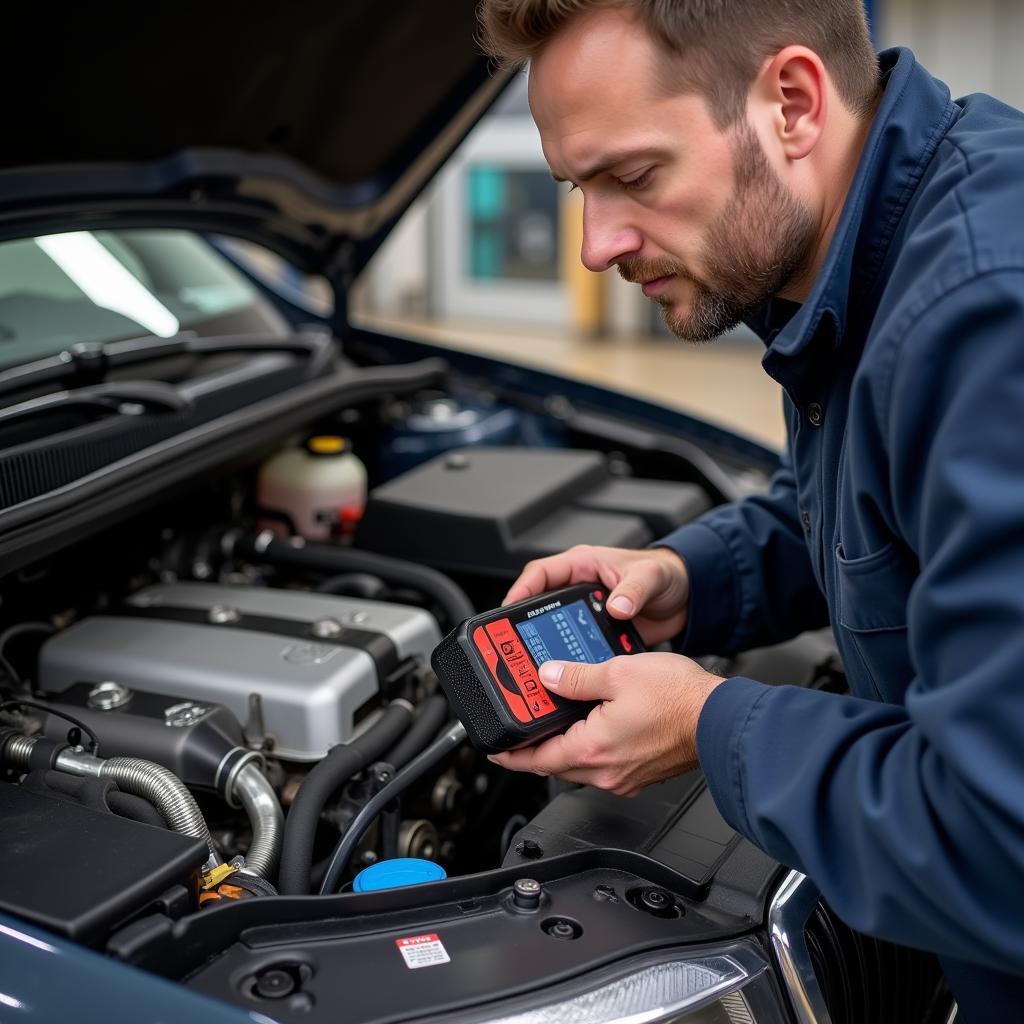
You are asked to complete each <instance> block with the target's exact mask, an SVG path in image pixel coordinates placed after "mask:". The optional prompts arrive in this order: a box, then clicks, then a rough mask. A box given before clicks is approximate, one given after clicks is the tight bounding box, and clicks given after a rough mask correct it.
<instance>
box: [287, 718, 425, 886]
mask: <svg viewBox="0 0 1024 1024" xmlns="http://www.w3.org/2000/svg"><path fill="white" fill-rule="evenodd" d="M412 710H413V709H412V705H411V704H410V703H409V702H408V701H404V700H396V701H392V702H391V703H390V704H389V705H388V707H387V710H386V711H385V712H384V714H383V715H381V717H380V718H379V719H378V720H377V721H376V722H374V724H373V725H372V726H370V728H369V729H367V730H366V732H364V733H363V734H362V735H361V736H357V737H356V738H355V739H354V740H352V741H351V742H350V743H339V744H338V745H337V746H336V747H332V748H331V749H330V750H329V751H328V752H327V756H326V757H324V759H323V760H322V761H321V762H320V763H319V764H317V765H316V767H315V768H313V770H312V771H311V772H310V773H309V774H308V775H307V776H306V777H305V779H303V781H302V785H301V786H300V787H299V790H298V792H297V793H296V794H295V800H294V801H293V803H292V806H291V809H290V810H289V812H288V818H287V820H286V821H285V825H284V846H283V849H282V851H281V873H280V877H279V879H278V888H279V890H280V892H281V894H282V895H283V896H306V895H308V894H309V891H310V871H311V868H312V865H313V844H314V841H315V839H316V829H317V825H318V824H319V823H320V813H321V812H322V811H323V809H324V805H325V804H326V803H327V801H328V800H329V799H330V797H331V794H332V793H334V792H335V791H336V790H337V789H338V788H339V787H340V786H341V785H342V784H343V783H345V782H347V781H348V780H349V779H350V778H352V776H353V775H355V773H356V772H358V771H361V770H362V769H363V768H365V767H366V766H367V765H368V764H371V763H372V762H374V761H378V760H379V759H380V755H381V754H383V753H384V751H385V750H387V749H388V748H389V747H392V746H393V745H394V744H395V743H396V742H397V740H398V739H399V737H400V736H401V735H402V734H403V733H404V732H405V730H406V729H408V728H409V723H410V722H411V721H412Z"/></svg>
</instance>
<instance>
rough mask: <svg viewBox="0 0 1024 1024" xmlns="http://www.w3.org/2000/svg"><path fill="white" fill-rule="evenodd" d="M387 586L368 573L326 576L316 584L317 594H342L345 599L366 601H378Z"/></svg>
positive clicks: (378, 578) (344, 573)
mask: <svg viewBox="0 0 1024 1024" xmlns="http://www.w3.org/2000/svg"><path fill="white" fill-rule="evenodd" d="M386 589H387V584H386V583H385V582H384V581H383V580H382V579H381V578H380V577H379V576H371V575H370V574H369V573H368V572H343V573H340V574H339V575H337V576H328V578H327V579H325V580H322V581H321V582H320V583H318V584H317V587H316V591H317V593H318V594H343V595H344V596H345V597H361V598H364V599H365V600H367V601H379V600H380V596H381V594H383V593H384V591H385V590H386Z"/></svg>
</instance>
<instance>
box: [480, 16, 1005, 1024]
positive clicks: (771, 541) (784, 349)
mask: <svg viewBox="0 0 1024 1024" xmlns="http://www.w3.org/2000/svg"><path fill="white" fill-rule="evenodd" d="M481 15H482V24H483V26H484V34H485V39H486V43H487V46H488V48H489V50H490V52H491V53H492V54H493V55H495V56H497V57H499V58H501V59H503V60H505V61H507V62H511V63H516V62H521V61H525V60H528V61H529V62H530V104H531V109H532V111H533V114H534V117H535V119H536V121H537V125H538V127H539V129H540V134H541V139H542V142H543V146H544V153H545V156H546V158H547V160H548V163H549V164H550V167H551V170H552V173H553V174H554V176H555V178H557V179H559V180H564V181H566V182H569V183H570V185H571V187H573V188H575V187H579V188H581V189H582V191H583V195H584V201H585V212H584V242H583V252H582V258H583V262H584V263H585V264H586V265H587V266H588V267H589V268H590V269H591V270H594V271H602V270H605V269H608V268H610V267H616V268H617V269H618V271H619V273H620V274H622V276H623V277H625V278H626V279H627V280H629V281H633V282H636V283H638V284H640V285H641V286H642V288H643V291H644V293H645V294H646V295H648V296H649V297H651V298H653V299H654V300H655V301H657V302H658V303H660V304H661V306H662V309H663V313H664V317H665V320H666V322H667V323H668V324H669V326H670V327H671V328H672V329H673V330H674V331H675V332H676V333H677V334H678V335H679V336H680V337H683V338H688V339H691V340H693V341H698V342H699V341H707V340H709V339H711V338H712V337H714V336H716V335H717V334H719V333H720V332H721V331H723V330H725V329H726V328H728V327H730V326H732V325H734V324H735V323H736V322H738V321H739V320H740V319H745V320H746V321H747V322H748V323H750V324H751V326H753V327H755V329H756V330H757V331H758V332H759V333H760V334H761V336H762V337H763V339H764V341H765V343H766V346H767V351H766V354H765V357H764V367H765V369H766V370H767V372H768V373H769V374H771V376H772V377H774V378H775V379H776V380H777V381H778V382H779V383H780V384H781V385H782V387H783V389H784V392H785V404H786V415H787V427H788V435H789V444H788V449H787V455H786V458H785V460H784V463H783V468H782V470H781V471H780V472H779V474H778V475H777V476H776V477H775V479H774V481H773V483H772V486H771V489H770V491H769V492H768V493H767V494H765V495H762V496H757V497H752V498H749V499H747V500H745V501H743V502H740V503H738V504H733V505H729V506H724V507H722V508H719V509H716V510H714V511H712V512H711V513H709V514H707V515H706V516H704V517H703V518H702V519H701V520H700V521H698V522H697V523H695V524H692V525H689V526H686V527H684V528H683V529H681V530H678V531H677V532H675V533H674V534H672V535H670V536H669V537H666V538H664V539H663V540H662V541H661V542H660V543H659V545H658V546H656V547H654V548H652V549H651V550H648V551H644V552H633V551H618V550H612V549H595V548H578V549H573V550H571V551H568V552H566V553H564V554H562V555H558V556H555V557H552V558H547V559H543V560H541V561H538V562H535V563H532V564H530V565H528V566H527V567H526V569H525V570H524V572H523V574H522V576H521V577H520V579H519V580H518V581H517V583H516V584H515V585H514V586H513V587H512V589H511V590H510V591H509V594H508V600H509V601H513V600H519V599H521V598H524V597H526V596H528V595H531V594H537V593H540V592H542V591H544V590H546V589H549V588H552V587H557V586H560V585H564V584H566V583H568V582H570V581H578V580H585V579H599V580H601V581H602V582H603V583H604V584H605V585H606V586H608V587H610V588H613V589H612V591H611V594H610V600H609V608H610V610H611V611H612V613H613V614H615V615H618V616H619V617H621V618H629V617H634V616H635V619H636V622H637V624H638V626H639V628H640V630H641V633H642V634H643V635H644V637H645V639H646V640H647V641H648V642H649V643H658V642H660V641H665V640H669V639H672V638H678V641H677V647H676V649H677V650H678V651H679V652H680V653H679V654H668V653H650V654H644V655H639V656H637V657H634V658H629V659H613V660H612V661H609V662H606V663H605V664H603V665H600V666H579V665H564V666H563V665H557V664H548V665H546V666H544V668H543V670H542V678H543V679H544V682H545V684H546V685H548V686H549V687H550V688H551V689H552V690H554V691H555V692H556V693H559V694H561V695H563V696H565V697H568V698H573V699H587V700H602V701H603V703H602V704H600V705H599V706H598V707H597V709H596V710H595V711H593V712H592V713H591V714H590V716H589V717H588V718H587V720H586V721H585V722H581V723H578V724H577V725H575V726H574V727H573V728H571V729H570V730H569V731H568V732H567V733H566V734H565V736H563V737H556V738H553V739H551V740H548V741H547V742H544V743H542V744H540V745H538V746H536V747H535V748H532V749H526V750H521V751H515V752H512V753H509V754H503V755H500V756H498V757H496V758H494V760H496V761H497V762H498V763H500V764H503V765H505V766H506V767H508V768H511V769H516V770H524V771H534V772H538V773H540V774H542V775H550V774H554V775H559V776H561V777H563V778H566V779H569V780H572V781H576V782H583V783H591V784H593V785H597V786H601V787H604V788H607V789H610V790H612V791H614V792H617V793H622V794H630V793H635V792H636V791H637V790H638V789H640V788H641V787H643V786H646V785H649V784H651V783H653V782H656V781H659V780H661V779H664V778H666V777H668V776H670V775H673V774H676V773H678V772H680V771H683V770H684V769H687V768H690V767H692V766H693V765H695V764H696V763H697V761H698V758H699V761H700V764H701V766H702V767H703V770H704V772H705V774H706V776H707V780H708V784H709V786H710V788H711V791H712V793H713V795H714V797H715V800H716V802H717V804H718V807H719V809H720V810H721V812H722V814H723V815H724V816H725V818H726V819H727V820H728V821H729V822H730V824H732V825H733V826H734V827H735V828H736V829H737V830H739V831H740V832H741V833H743V834H744V835H746V836H747V837H749V838H750V839H751V840H752V841H753V842H754V843H756V844H757V845H758V846H760V847H761V848H762V849H764V850H765V851H766V852H767V853H769V854H770V855H772V856H773V857H775V858H777V859H778V860H779V861H781V862H782V863H784V864H787V865H791V866H793V867H796V868H799V869H800V870H802V871H804V872H806V873H807V874H808V875H809V876H810V877H811V878H813V879H814V880H815V882H816V883H817V884H818V885H819V886H820V887H821V889H822V891H823V893H824V895H825V897H826V898H827V900H828V901H829V903H830V904H831V905H832V906H833V907H834V908H835V910H836V911H837V912H838V913H839V914H840V915H841V916H842V917H843V918H844V919H845V920H846V921H848V922H849V923H850V924H851V925H853V926H854V927H856V928H859V929H861V930H862V931H865V932H867V933H869V934H872V935H876V936H879V937H882V938H886V939H889V940H892V941H895V942H900V943H904V944H908V945H914V946H918V947H921V948H925V949H929V950H933V951H935V952H936V953H938V954H939V955H940V957H941V959H942V962H943V965H944V968H945V970H946V974H947V978H948V979H949V981H950V983H951V986H952V988H953V990H954V993H955V994H956V996H957V998H958V1001H959V1003H960V1018H959V1020H960V1022H961V1024H963V1022H965V1021H966V1022H973V1024H978V1022H987V1021H996V1020H999V1021H1003V1020H1020V1019H1024V1009H1022V1007H1024V977H1022V975H1024V884H1022V883H1024V435H1022V434H1021V423H1022V421H1024V116H1022V115H1021V114H1020V113H1019V112H1017V111H1015V110H1012V109H1011V108H1009V107H1006V106H1004V105H1002V104H1000V103H998V102H996V101H995V100H993V99H991V98H989V97H985V96H972V97H968V98H967V99H965V100H960V101H957V102H952V101H951V100H950V98H949V92H948V90H947V89H946V88H945V86H944V85H942V83H940V82H938V81H936V80H935V79H933V78H932V77H931V76H930V75H929V74H928V73H927V72H926V71H925V70H924V69H923V68H921V67H920V66H919V65H917V64H916V63H915V61H914V58H913V56H912V54H911V53H910V52H909V51H906V50H892V51H888V52H886V53H884V54H882V55H881V57H880V58H876V56H875V55H874V53H873V51H872V49H871V46H870V42H869V37H868V33H867V29H866V26H865V22H864V16H863V12H862V10H861V8H860V4H859V0H815V2H814V3H811V2H809V0H619V2H615V0H604V2H601V0H484V3H483V5H482V10H481ZM826 624H831V626H832V629H833V631H834V633H835V636H836V639H837V642H838V644H839V648H840V651H841V653H842V656H843V661H844V663H845V666H846V669H847V674H848V678H849V682H850V689H851V695H850V696H837V695H831V694H827V693H823V692H817V691H810V690H805V689H801V688H798V687H790V686H784V687H769V686H765V685H762V684H759V683H757V682H754V681H753V680H750V679H743V678H732V679H726V680H723V679H721V678H718V677H716V676H713V675H710V674H709V673H707V672H705V671H704V670H703V669H702V668H701V667H700V666H699V665H697V664H696V663H695V662H694V661H692V660H690V657H693V656H697V655H701V654H705V653H709V652H721V653H725V652H733V651H739V650H742V649H744V648H749V647H755V646H760V645H763V644H769V643H774V642H779V641H782V640H784V639H786V638H788V637H791V636H793V635H795V634H797V633H798V632H800V631H802V630H805V629H810V628H815V627H820V626H824V625H826ZM680 634H681V636H680Z"/></svg>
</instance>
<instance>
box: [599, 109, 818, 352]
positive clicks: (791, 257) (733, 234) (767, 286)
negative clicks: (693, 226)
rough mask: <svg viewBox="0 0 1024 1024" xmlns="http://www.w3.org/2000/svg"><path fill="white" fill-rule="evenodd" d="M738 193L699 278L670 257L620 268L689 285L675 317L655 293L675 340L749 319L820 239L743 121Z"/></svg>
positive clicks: (633, 275)
mask: <svg viewBox="0 0 1024 1024" xmlns="http://www.w3.org/2000/svg"><path fill="white" fill-rule="evenodd" d="M733 162H734V165H735V172H734V177H735V179H736V180H735V192H734V194H733V196H732V197H731V198H730V199H729V201H728V203H727V204H726V206H725V209H724V210H722V212H721V214H719V216H718V217H717V218H716V219H715V221H714V222H713V223H712V224H711V226H710V228H709V229H708V232H707V236H706V237H705V239H704V241H703V244H702V245H701V250H700V261H701V264H702V266H703V267H704V268H705V274H704V279H698V278H696V277H694V276H693V274H691V273H690V272H689V271H687V270H686V268H685V267H683V266H682V265H681V264H679V263H677V262H676V261H675V260H672V259H669V258H661V259H644V258H642V257H634V258H626V259H623V260H621V261H620V263H619V264H618V271H619V274H620V275H621V276H622V278H623V279H624V280H626V281H630V282H633V283H639V282H643V281H650V280H653V279H654V278H657V277H669V276H675V277H678V278H679V279H681V280H684V281H689V282H690V284H691V286H692V289H693V299H692V301H691V303H690V306H689V308H688V309H687V310H686V311H685V312H683V313H675V312H674V311H673V309H672V302H671V300H670V299H669V298H668V296H664V295H659V296H656V297H655V299H654V301H655V302H657V303H658V304H659V305H660V306H661V316H662V319H663V320H664V321H665V325H666V326H667V327H668V329H669V330H670V331H671V332H672V333H673V334H674V335H676V337H678V338H682V339H683V340H684V341H690V342H693V343H695V344H701V343H703V342H708V341H712V340H714V339H715V338H717V337H719V335H721V334H724V333H725V332H726V331H729V330H732V328H734V327H735V326H736V325H737V324H739V323H740V322H741V321H743V320H744V319H746V318H747V317H749V316H750V315H751V314H752V313H754V312H755V311H756V310H757V309H759V308H760V307H761V306H763V305H764V304H765V302H767V301H768V299H770V298H771V297H772V296H773V295H776V294H778V293H779V292H780V291H781V290H782V289H783V288H784V287H785V286H786V284H787V283H788V282H790V281H791V280H792V279H793V278H794V277H795V276H796V275H797V274H798V273H799V272H801V271H802V270H804V269H806V266H807V264H808V261H809V259H810V255H811V252H812V247H813V243H814V239H815V231H816V228H815V223H814V217H813V215H812V214H811V211H810V210H809V209H808V208H807V207H806V206H804V204H803V203H801V202H800V200H799V199H797V197H796V196H794V195H793V193H792V192H790V191H789V190H788V189H787V188H786V187H785V186H784V185H783V184H782V182H781V181H780V180H779V178H778V176H777V175H776V174H775V172H774V171H773V170H772V168H771V165H770V164H769V163H768V158H767V157H766V156H765V155H764V151H763V150H762V149H761V143H760V141H759V140H758V138H757V135H756V134H755V132H754V130H753V129H752V128H751V127H750V125H748V124H747V123H746V122H742V123H741V124H740V126H739V127H738V128H737V129H736V139H735V142H734V144H733Z"/></svg>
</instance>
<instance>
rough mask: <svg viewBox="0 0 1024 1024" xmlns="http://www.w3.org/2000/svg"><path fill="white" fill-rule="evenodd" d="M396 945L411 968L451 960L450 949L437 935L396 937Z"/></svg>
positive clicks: (431, 965)
mask: <svg viewBox="0 0 1024 1024" xmlns="http://www.w3.org/2000/svg"><path fill="white" fill-rule="evenodd" d="M395 945H396V946H397V947H398V951H399V953H401V954H402V957H403V959H404V960H405V966H406V967H408V968H409V969H410V970H413V971H414V970H416V968H417V967H433V966H435V964H447V963H450V962H451V957H450V956H449V955H448V951H447V950H446V949H445V948H444V944H443V943H442V942H441V940H440V939H439V938H438V937H437V936H436V935H433V934H431V935H410V936H409V937H408V938H406V939H395Z"/></svg>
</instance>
